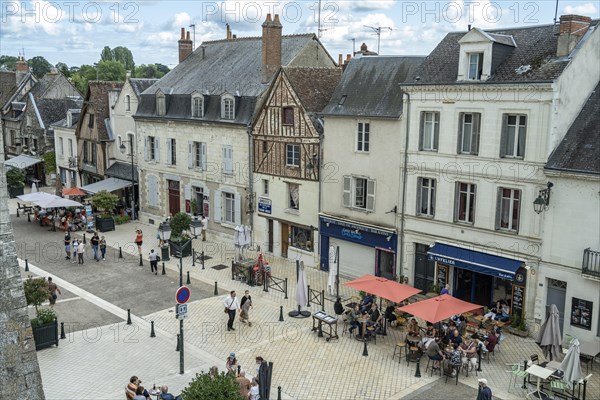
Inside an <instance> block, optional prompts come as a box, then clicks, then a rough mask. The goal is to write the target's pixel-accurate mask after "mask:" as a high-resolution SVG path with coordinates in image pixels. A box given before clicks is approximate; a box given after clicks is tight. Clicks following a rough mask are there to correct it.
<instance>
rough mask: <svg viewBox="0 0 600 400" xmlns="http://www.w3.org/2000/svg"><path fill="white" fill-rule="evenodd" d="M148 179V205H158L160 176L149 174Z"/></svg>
mask: <svg viewBox="0 0 600 400" xmlns="http://www.w3.org/2000/svg"><path fill="white" fill-rule="evenodd" d="M146 181H147V183H148V205H149V206H152V207H158V178H157V177H155V176H153V175H148V178H147V179H146Z"/></svg>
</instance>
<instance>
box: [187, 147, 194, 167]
mask: <svg viewBox="0 0 600 400" xmlns="http://www.w3.org/2000/svg"><path fill="white" fill-rule="evenodd" d="M194 153H195V152H194V142H192V141H190V140H188V168H189V169H192V168H194V166H195V160H194V158H195V157H194Z"/></svg>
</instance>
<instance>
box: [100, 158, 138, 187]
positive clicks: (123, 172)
mask: <svg viewBox="0 0 600 400" xmlns="http://www.w3.org/2000/svg"><path fill="white" fill-rule="evenodd" d="M132 170H133V171H132ZM132 172H133V179H134V180H135V181H136V182H139V179H138V173H137V168H135V166H134V168H131V164H128V163H123V162H120V161H115V162H114V164H113V165H111V166H110V167H108V168H107V169H106V171H104V174H105V175H106V176H110V177H112V178H119V179H125V180H127V181H130V182H131V173H132Z"/></svg>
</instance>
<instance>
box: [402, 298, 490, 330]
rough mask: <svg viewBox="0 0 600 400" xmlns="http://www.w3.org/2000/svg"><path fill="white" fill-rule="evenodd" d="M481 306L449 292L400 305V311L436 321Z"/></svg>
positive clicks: (432, 321) (429, 320)
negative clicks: (453, 295)
mask: <svg viewBox="0 0 600 400" xmlns="http://www.w3.org/2000/svg"><path fill="white" fill-rule="evenodd" d="M481 307H482V306H480V305H477V304H473V303H468V302H466V301H462V300H460V299H457V298H455V297H452V296H450V295H449V294H443V295H441V296H437V297H434V298H432V299H427V300H423V301H419V302H417V303H413V304H409V305H407V306H404V307H400V311H404V312H405V313H408V314H411V315H414V316H415V317H419V318H422V319H424V320H425V321H428V322H431V323H436V322H439V321H442V320H444V319H446V318H450V317H451V316H453V315H456V314H462V313H465V312H467V311H472V310H476V309H478V308H481Z"/></svg>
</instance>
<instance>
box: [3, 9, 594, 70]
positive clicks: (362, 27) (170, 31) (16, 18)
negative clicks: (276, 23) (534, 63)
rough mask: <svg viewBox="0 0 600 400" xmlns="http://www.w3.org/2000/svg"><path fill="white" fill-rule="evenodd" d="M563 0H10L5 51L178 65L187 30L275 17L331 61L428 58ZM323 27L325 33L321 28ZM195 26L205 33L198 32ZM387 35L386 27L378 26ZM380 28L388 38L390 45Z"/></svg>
mask: <svg viewBox="0 0 600 400" xmlns="http://www.w3.org/2000/svg"><path fill="white" fill-rule="evenodd" d="M599 3H600V2H599V1H598V0H592V1H566V0H562V1H558V15H559V16H560V15H563V14H579V15H586V16H590V17H592V18H598V16H599V8H600V6H599ZM555 7H556V1H555V0H546V1H489V0H467V1H439V2H438V1H395V0H367V1H328V0H322V1H321V3H320V10H321V13H320V18H319V1H318V0H297V1H287V0H285V1H277V0H273V1H270V0H264V1H251V0H237V1H233V0H224V1H165V0H163V1H153V0H147V1H127V0H124V1H117V0H112V1H104V0H96V1H77V0H69V1H21V0H19V1H12V0H0V54H2V55H13V56H17V55H19V54H22V53H23V52H24V55H25V57H26V58H27V59H30V58H32V57H34V56H38V55H40V56H43V57H45V58H46V59H47V60H48V61H49V62H50V63H51V64H53V65H55V64H56V63H58V62H64V63H66V64H67V65H69V66H80V65H82V64H90V65H91V64H93V63H95V62H97V61H98V60H99V59H100V52H101V51H102V48H103V47H104V46H109V47H111V48H114V47H117V46H125V47H127V48H129V49H130V50H131V51H132V53H133V57H134V60H135V63H136V65H140V64H148V63H161V64H165V65H168V66H169V67H171V68H172V67H174V66H175V64H176V63H177V59H178V52H177V40H178V39H179V38H180V29H181V28H182V27H185V28H186V29H187V30H189V31H190V32H192V36H194V30H195V47H197V46H199V45H200V43H201V42H202V41H205V40H218V39H224V38H225V33H226V28H225V24H227V23H228V24H229V25H230V26H231V29H232V31H233V33H234V34H236V35H237V36H238V37H243V36H260V34H261V24H262V22H264V20H265V18H266V15H267V13H269V12H270V13H272V14H279V16H280V20H281V23H282V25H283V34H284V35H286V34H298V33H308V32H312V33H315V34H317V33H318V34H319V36H320V40H321V41H322V42H323V44H324V45H325V47H326V48H327V50H328V51H329V53H330V54H331V56H332V57H333V58H334V60H336V61H337V59H338V54H344V55H346V54H351V53H352V51H353V46H355V48H356V50H358V49H359V48H360V45H361V44H362V43H365V44H367V46H368V48H369V50H372V51H377V48H378V45H379V48H380V50H379V53H380V54H384V55H387V54H397V55H426V54H428V53H429V52H430V51H431V50H433V48H434V47H435V46H436V44H437V43H438V42H439V41H440V40H441V39H442V38H443V37H444V35H445V34H446V33H448V32H452V31H457V30H466V29H467V27H468V25H469V24H471V25H472V26H474V27H479V28H483V29H501V28H506V27H516V26H531V25H544V24H551V23H553V21H554V16H555ZM319 19H320V20H321V29H320V30H319V24H318V21H319ZM192 24H194V25H195V29H194V28H191V27H190V25H192ZM378 28H379V29H378ZM376 30H379V31H380V42H379V44H378V36H377V34H376Z"/></svg>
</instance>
